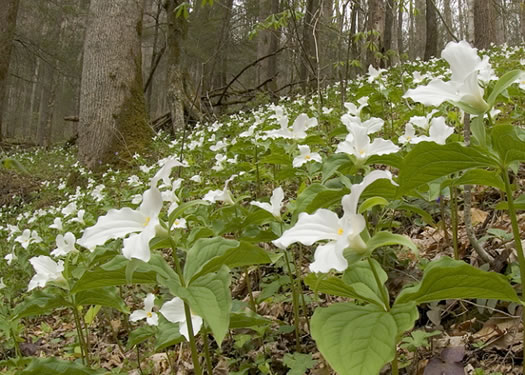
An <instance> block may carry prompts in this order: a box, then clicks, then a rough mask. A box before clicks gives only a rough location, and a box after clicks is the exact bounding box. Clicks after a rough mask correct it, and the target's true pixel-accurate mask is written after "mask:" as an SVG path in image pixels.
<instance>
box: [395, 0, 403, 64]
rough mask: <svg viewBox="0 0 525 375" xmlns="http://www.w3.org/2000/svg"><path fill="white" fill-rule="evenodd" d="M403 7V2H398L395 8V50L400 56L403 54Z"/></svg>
mask: <svg viewBox="0 0 525 375" xmlns="http://www.w3.org/2000/svg"><path fill="white" fill-rule="evenodd" d="M403 6H404V1H403V0H399V4H398V8H397V50H398V52H399V55H400V56H401V55H402V54H403V52H404V47H403Z"/></svg>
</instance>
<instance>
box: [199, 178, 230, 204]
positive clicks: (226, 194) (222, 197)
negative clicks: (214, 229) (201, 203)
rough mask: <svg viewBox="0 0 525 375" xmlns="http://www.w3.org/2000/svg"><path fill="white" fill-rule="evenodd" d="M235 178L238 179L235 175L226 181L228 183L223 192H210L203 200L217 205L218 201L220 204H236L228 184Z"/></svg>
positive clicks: (225, 184)
mask: <svg viewBox="0 0 525 375" xmlns="http://www.w3.org/2000/svg"><path fill="white" fill-rule="evenodd" d="M235 177H237V175H235V174H234V175H233V176H231V177H230V178H229V179H227V180H226V182H225V183H224V189H222V190H210V191H208V192H207V193H206V195H204V197H203V198H202V199H203V200H205V201H208V202H211V203H215V202H217V201H220V202H224V203H227V204H235V203H234V202H233V197H232V193H231V191H230V190H228V184H229V183H230V181H231V180H233V179H234V178H235Z"/></svg>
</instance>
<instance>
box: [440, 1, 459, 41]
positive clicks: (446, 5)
mask: <svg viewBox="0 0 525 375" xmlns="http://www.w3.org/2000/svg"><path fill="white" fill-rule="evenodd" d="M458 7H459V5H458ZM443 16H444V17H445V22H446V24H447V25H448V26H449V27H450V28H451V29H454V24H453V23H452V8H451V7H450V0H444V1H443ZM443 35H444V38H445V43H446V42H448V41H449V40H450V35H448V33H443Z"/></svg>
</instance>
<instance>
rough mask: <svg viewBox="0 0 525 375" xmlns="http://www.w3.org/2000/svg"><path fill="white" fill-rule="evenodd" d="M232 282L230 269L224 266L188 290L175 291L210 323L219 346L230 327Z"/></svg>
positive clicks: (193, 282)
mask: <svg viewBox="0 0 525 375" xmlns="http://www.w3.org/2000/svg"><path fill="white" fill-rule="evenodd" d="M230 281H231V280H230V272H229V269H228V267H226V266H222V268H221V269H220V270H219V271H218V272H216V273H208V274H206V275H204V276H201V277H199V278H198V279H196V280H193V281H192V282H191V284H189V285H188V286H187V287H186V288H182V287H178V288H176V289H175V290H174V294H175V295H177V296H178V297H180V298H183V299H184V300H186V302H187V303H188V304H189V305H190V308H191V310H192V311H193V312H194V313H195V314H197V315H199V316H201V317H202V318H203V319H204V320H205V321H206V323H208V326H209V327H210V328H211V330H212V332H213V336H215V341H217V343H218V344H219V346H220V344H221V342H222V340H223V339H224V336H225V335H226V332H228V327H229V325H230V311H231V305H232V297H231V294H230Z"/></svg>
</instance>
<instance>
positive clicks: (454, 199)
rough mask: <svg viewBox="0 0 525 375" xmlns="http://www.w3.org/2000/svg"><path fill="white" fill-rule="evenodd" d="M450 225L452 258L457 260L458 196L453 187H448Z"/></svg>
mask: <svg viewBox="0 0 525 375" xmlns="http://www.w3.org/2000/svg"><path fill="white" fill-rule="evenodd" d="M450 198H451V199H450V204H451V205H452V207H451V208H450V225H451V226H452V246H453V247H454V259H456V260H459V246H458V196H457V190H456V188H455V187H451V188H450Z"/></svg>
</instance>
